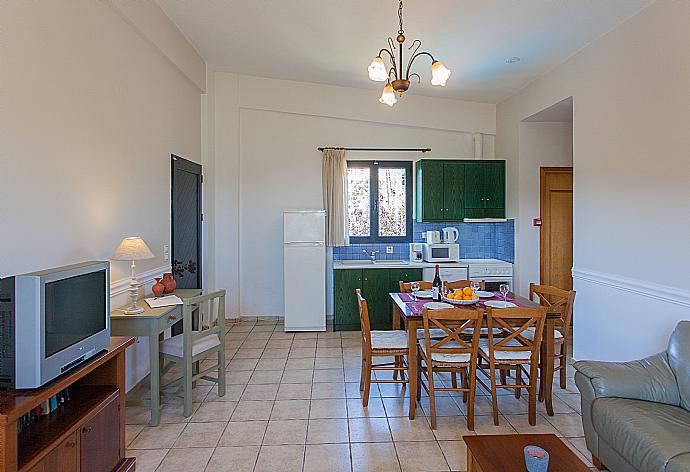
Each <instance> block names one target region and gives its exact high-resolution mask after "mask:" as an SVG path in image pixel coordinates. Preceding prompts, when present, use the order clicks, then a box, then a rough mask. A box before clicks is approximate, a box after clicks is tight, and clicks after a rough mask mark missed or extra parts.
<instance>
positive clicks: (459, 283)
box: [445, 280, 486, 290]
mask: <svg viewBox="0 0 690 472" xmlns="http://www.w3.org/2000/svg"><path fill="white" fill-rule="evenodd" d="M471 283H472V281H471V280H456V281H454V282H446V283H445V284H446V290H457V289H460V288H465V287H469V286H470V284H471ZM484 289H486V282H485V281H483V280H481V281H480V282H479V290H484Z"/></svg>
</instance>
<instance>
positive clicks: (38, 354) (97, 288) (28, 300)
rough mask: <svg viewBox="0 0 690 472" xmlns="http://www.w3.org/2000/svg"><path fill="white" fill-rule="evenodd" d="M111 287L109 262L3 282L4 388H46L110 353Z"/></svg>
mask: <svg viewBox="0 0 690 472" xmlns="http://www.w3.org/2000/svg"><path fill="white" fill-rule="evenodd" d="M109 286H110V265H109V263H108V262H106V261H94V262H83V263H81V264H74V265H69V266H65V267H58V268H55V269H49V270H43V271H39V272H32V273H30V274H23V275H15V276H12V277H6V278H3V279H0V386H3V387H7V388H15V389H26V388H37V387H40V386H42V385H45V384H46V383H48V382H50V381H51V380H53V379H54V378H56V377H58V376H60V375H61V374H63V373H65V372H67V371H69V370H71V369H72V368H74V367H76V366H77V365H79V364H81V363H82V362H84V361H86V360H87V359H89V358H91V357H93V356H95V355H97V354H99V353H100V352H101V351H103V350H104V349H106V348H107V347H108V344H109V342H110V290H109Z"/></svg>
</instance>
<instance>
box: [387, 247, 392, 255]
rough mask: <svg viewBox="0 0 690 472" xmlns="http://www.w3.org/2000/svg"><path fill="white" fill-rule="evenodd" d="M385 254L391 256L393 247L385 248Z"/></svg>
mask: <svg viewBox="0 0 690 472" xmlns="http://www.w3.org/2000/svg"><path fill="white" fill-rule="evenodd" d="M386 254H393V246H386Z"/></svg>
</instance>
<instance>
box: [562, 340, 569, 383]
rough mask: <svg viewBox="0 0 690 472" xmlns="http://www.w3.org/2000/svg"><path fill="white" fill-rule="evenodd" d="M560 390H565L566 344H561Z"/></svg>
mask: <svg viewBox="0 0 690 472" xmlns="http://www.w3.org/2000/svg"><path fill="white" fill-rule="evenodd" d="M560 357H561V389H563V390H565V388H566V386H567V377H566V376H567V375H568V369H567V366H568V348H567V346H566V342H565V341H563V343H561V354H560Z"/></svg>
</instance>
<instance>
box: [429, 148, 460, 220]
mask: <svg viewBox="0 0 690 472" xmlns="http://www.w3.org/2000/svg"><path fill="white" fill-rule="evenodd" d="M464 173H465V168H464V164H463V162H462V161H442V160H431V159H422V160H420V161H418V162H417V221H458V220H461V219H462V218H463V214H464V205H463V199H464V190H463V186H464V182H465V179H464Z"/></svg>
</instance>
